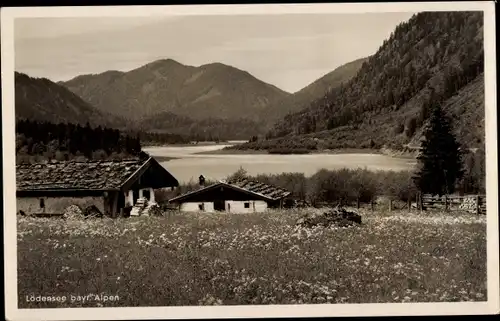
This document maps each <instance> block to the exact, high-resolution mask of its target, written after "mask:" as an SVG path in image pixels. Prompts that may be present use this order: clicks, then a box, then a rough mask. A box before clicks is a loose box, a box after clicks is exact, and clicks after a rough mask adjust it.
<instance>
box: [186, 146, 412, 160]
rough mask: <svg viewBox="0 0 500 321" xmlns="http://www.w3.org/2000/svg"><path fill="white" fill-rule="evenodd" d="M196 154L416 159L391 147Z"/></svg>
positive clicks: (223, 150) (228, 151) (217, 151)
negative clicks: (319, 155) (375, 156)
mask: <svg viewBox="0 0 500 321" xmlns="http://www.w3.org/2000/svg"><path fill="white" fill-rule="evenodd" d="M194 154H196V155H283V156H284V155H315V154H331V155H343V154H372V155H385V156H390V157H394V158H408V159H415V158H416V155H414V154H412V153H408V152H402V151H395V150H389V149H360V148H345V149H334V150H328V149H326V150H312V151H311V152H310V153H286V154H285V153H284V154H278V153H269V152H268V151H267V150H255V149H244V150H241V149H218V150H213V151H203V152H197V153H194Z"/></svg>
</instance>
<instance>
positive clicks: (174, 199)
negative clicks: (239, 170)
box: [169, 182, 291, 203]
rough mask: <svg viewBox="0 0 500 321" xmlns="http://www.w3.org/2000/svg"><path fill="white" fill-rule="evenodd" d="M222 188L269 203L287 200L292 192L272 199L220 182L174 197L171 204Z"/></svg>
mask: <svg viewBox="0 0 500 321" xmlns="http://www.w3.org/2000/svg"><path fill="white" fill-rule="evenodd" d="M220 186H224V187H228V188H230V189H233V190H235V191H238V192H242V193H245V194H248V195H252V196H256V197H258V198H260V199H263V200H265V201H268V202H274V201H278V200H280V199H283V198H285V197H287V196H288V195H290V194H291V193H290V192H287V193H285V194H284V195H283V196H281V197H279V198H271V197H267V196H265V195H262V194H260V193H255V192H252V191H249V190H247V189H244V188H241V187H238V186H235V185H232V184H228V183H224V182H219V183H215V184H212V185H209V186H207V187H204V188H200V189H198V190H196V191H191V192H188V193H186V194H183V195H179V196H177V197H174V198H172V199H170V200H169V202H170V203H179V202H182V201H184V200H185V199H187V198H189V197H190V196H193V195H197V194H201V193H203V192H206V191H208V190H212V189H215V188H217V187H220Z"/></svg>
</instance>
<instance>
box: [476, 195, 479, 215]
mask: <svg viewBox="0 0 500 321" xmlns="http://www.w3.org/2000/svg"><path fill="white" fill-rule="evenodd" d="M476 214H479V195H476Z"/></svg>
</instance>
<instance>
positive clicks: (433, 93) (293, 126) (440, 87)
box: [235, 12, 485, 150]
mask: <svg viewBox="0 0 500 321" xmlns="http://www.w3.org/2000/svg"><path fill="white" fill-rule="evenodd" d="M482 19H483V16H482V13H481V12H424V13H419V14H417V15H414V16H413V17H412V18H411V19H410V20H409V21H408V22H405V23H402V24H400V25H399V26H398V27H397V28H396V29H395V30H394V32H393V33H392V35H391V36H390V38H389V39H387V40H386V41H384V43H383V44H382V45H381V47H380V48H379V50H378V51H377V52H376V53H375V55H373V56H371V57H370V58H369V59H368V60H367V61H366V62H364V63H363V65H362V67H361V69H360V70H359V72H358V73H357V74H356V76H354V77H353V78H352V79H351V80H350V81H348V82H347V83H346V84H343V85H342V86H339V87H336V88H333V89H332V90H330V91H329V92H328V93H327V94H326V95H325V96H324V97H322V98H320V99H318V100H315V101H314V102H313V103H311V104H310V106H309V107H307V108H305V109H303V110H301V111H299V112H297V113H293V114H290V115H288V116H286V117H285V118H284V119H282V120H280V121H279V122H277V123H276V124H275V126H274V127H273V129H272V130H271V131H270V132H269V133H268V134H267V136H266V138H267V140H261V141H258V142H253V143H248V144H244V145H241V146H238V147H235V148H240V149H248V148H250V149H276V148H278V149H299V148H302V149H303V148H306V149H309V150H314V149H337V148H360V147H365V148H383V147H386V148H387V147H388V148H393V149H401V148H403V147H404V146H406V145H407V144H408V143H411V142H415V141H418V139H419V138H420V136H419V135H420V134H421V130H422V128H423V126H425V124H426V121H427V117H428V115H429V110H430V108H431V107H432V105H434V104H441V105H442V106H443V107H444V108H445V110H446V111H447V112H448V113H449V114H450V115H452V116H453V117H454V118H453V119H454V122H453V123H452V124H453V126H454V128H455V131H456V132H457V133H461V134H460V138H461V141H460V142H461V143H462V144H463V145H465V146H467V147H470V148H473V147H479V146H480V145H481V144H483V143H484V135H485V132H484V124H483V122H484V88H483V79H482V78H483V76H482V72H483V68H484V67H483V61H484V52H483V25H482V23H483V22H482V21H483V20H482Z"/></svg>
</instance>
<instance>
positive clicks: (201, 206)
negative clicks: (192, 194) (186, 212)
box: [198, 203, 205, 211]
mask: <svg viewBox="0 0 500 321" xmlns="http://www.w3.org/2000/svg"><path fill="white" fill-rule="evenodd" d="M198 208H199V209H200V211H204V210H205V204H203V203H201V204H199V205H198Z"/></svg>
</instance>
